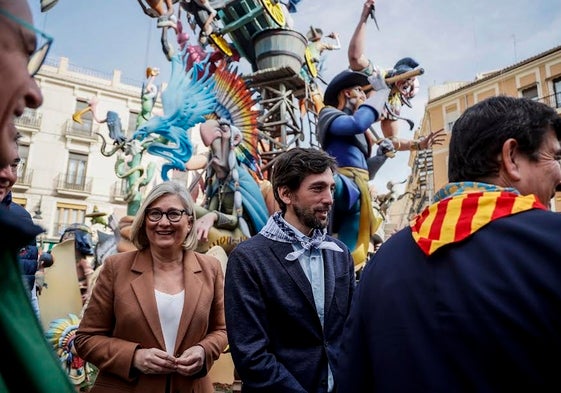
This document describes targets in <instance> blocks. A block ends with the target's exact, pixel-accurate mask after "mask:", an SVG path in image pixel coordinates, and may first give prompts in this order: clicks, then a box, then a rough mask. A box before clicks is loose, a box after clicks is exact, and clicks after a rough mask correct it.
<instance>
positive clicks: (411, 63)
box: [386, 57, 419, 78]
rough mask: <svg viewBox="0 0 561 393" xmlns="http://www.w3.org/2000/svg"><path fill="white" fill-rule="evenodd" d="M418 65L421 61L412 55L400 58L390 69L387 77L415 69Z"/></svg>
mask: <svg viewBox="0 0 561 393" xmlns="http://www.w3.org/2000/svg"><path fill="white" fill-rule="evenodd" d="M417 67H419V63H417V62H416V61H415V60H413V59H412V58H411V57H404V58H403V59H400V60H398V61H397V63H395V65H394V66H393V68H392V69H391V70H388V73H387V75H386V78H389V77H392V76H396V75H401V74H403V73H405V72H407V71H411V70H414V69H415V68H417Z"/></svg>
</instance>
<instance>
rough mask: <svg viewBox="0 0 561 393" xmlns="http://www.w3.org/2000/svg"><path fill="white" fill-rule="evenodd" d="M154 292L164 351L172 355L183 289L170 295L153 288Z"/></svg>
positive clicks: (181, 309)
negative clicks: (162, 334) (164, 345)
mask: <svg viewBox="0 0 561 393" xmlns="http://www.w3.org/2000/svg"><path fill="white" fill-rule="evenodd" d="M154 293H155V294H156V304H157V306H158V315H159V317H160V324H161V325H162V332H163V333H164V341H165V343H166V352H167V353H169V354H170V355H174V349H175V340H176V339H177V329H178V328H179V321H180V319H181V312H182V311H183V302H184V300H185V290H183V291H181V292H179V293H176V294H175V295H170V294H167V293H164V292H160V291H158V290H157V289H154Z"/></svg>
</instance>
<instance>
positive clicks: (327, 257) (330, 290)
mask: <svg viewBox="0 0 561 393" xmlns="http://www.w3.org/2000/svg"><path fill="white" fill-rule="evenodd" d="M322 251H323V252H322V255H323V269H324V275H325V304H324V307H325V310H324V315H325V317H327V315H328V314H329V307H330V306H331V303H332V301H333V294H334V293H335V260H334V255H335V251H331V250H322Z"/></svg>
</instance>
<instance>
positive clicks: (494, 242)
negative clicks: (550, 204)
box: [338, 210, 561, 393]
mask: <svg viewBox="0 0 561 393" xmlns="http://www.w3.org/2000/svg"><path fill="white" fill-rule="evenodd" d="M344 334H345V341H344V347H343V348H344V349H343V351H342V353H341V359H340V366H341V369H340V370H339V372H340V374H338V377H339V378H340V379H339V382H340V385H339V390H338V393H341V392H343V393H356V392H391V393H399V392H431V393H438V392H443V393H444V392H559V391H561V378H560V377H559V356H560V354H561V215H560V214H559V213H553V212H550V211H544V210H529V211H526V212H522V213H518V214H515V215H512V216H508V217H503V218H500V219H498V220H495V221H493V222H491V223H489V224H487V225H486V226H484V227H483V228H481V229H480V230H478V231H477V232H475V233H474V234H473V235H471V236H470V237H468V238H466V239H465V240H463V241H461V242H458V243H455V244H449V245H446V246H444V247H442V248H440V249H438V250H437V251H436V252H435V253H434V254H432V255H430V256H428V257H427V256H426V255H425V254H424V253H423V252H422V251H421V249H420V248H419V247H418V246H417V245H416V244H415V242H414V240H413V237H412V235H411V229H410V228H405V229H403V230H402V231H400V232H398V233H397V234H395V235H393V236H391V237H390V238H389V239H388V240H387V241H386V243H384V244H383V245H382V247H381V248H380V250H379V251H378V252H377V253H376V254H374V256H373V258H372V259H371V260H370V261H369V262H368V263H367V265H366V268H365V270H364V272H363V273H362V275H361V276H360V281H359V284H358V287H357V290H356V293H355V297H354V299H353V303H352V306H351V312H350V315H349V319H348V324H347V325H346V326H345V333H344Z"/></svg>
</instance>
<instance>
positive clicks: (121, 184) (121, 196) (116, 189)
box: [111, 180, 127, 202]
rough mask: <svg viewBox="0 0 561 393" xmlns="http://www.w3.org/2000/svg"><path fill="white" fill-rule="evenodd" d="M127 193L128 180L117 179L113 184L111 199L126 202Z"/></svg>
mask: <svg viewBox="0 0 561 393" xmlns="http://www.w3.org/2000/svg"><path fill="white" fill-rule="evenodd" d="M126 195H127V182H126V180H121V181H116V182H115V183H113V186H111V199H112V200H113V202H125V197H126Z"/></svg>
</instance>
